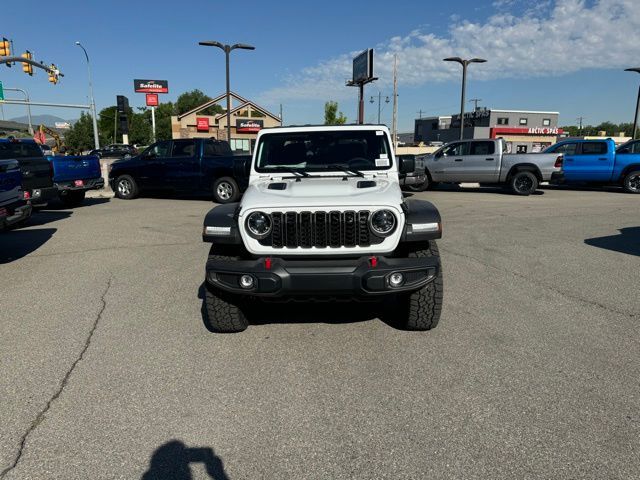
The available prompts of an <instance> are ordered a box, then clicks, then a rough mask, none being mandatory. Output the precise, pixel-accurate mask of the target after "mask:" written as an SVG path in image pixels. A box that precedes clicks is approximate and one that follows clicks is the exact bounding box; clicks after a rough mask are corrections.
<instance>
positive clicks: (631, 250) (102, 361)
mask: <svg viewBox="0 0 640 480" xmlns="http://www.w3.org/2000/svg"><path fill="white" fill-rule="evenodd" d="M418 196H419V197H420V198H428V199H430V200H431V201H433V202H434V203H435V204H436V205H437V206H438V207H439V208H440V210H441V213H442V216H443V219H444V224H445V229H444V238H443V239H442V241H440V243H439V245H440V250H441V254H442V261H443V266H444V275H445V277H444V280H445V303H444V310H443V316H442V319H441V321H440V324H439V326H438V327H437V328H436V329H435V330H433V331H431V332H420V333H411V332H404V331H399V330H396V329H395V328H393V326H391V325H388V324H387V323H384V322H383V321H381V320H379V319H377V318H376V315H375V312H368V311H363V310H362V309H360V308H359V307H358V306H350V305H327V306H322V307H320V308H319V307H318V306H316V305H309V306H305V305H303V306H301V307H298V308H296V309H293V308H289V307H287V306H273V307H270V308H267V309H265V310H264V317H263V318H262V319H260V321H259V322H258V324H256V325H252V326H251V327H249V329H248V330H247V331H246V332H244V333H241V334H235V335H217V334H214V333H211V332H209V331H208V330H207V329H206V327H205V325H204V323H203V320H202V315H201V307H202V299H201V296H202V294H201V284H202V281H203V275H204V263H205V259H206V255H207V251H208V245H206V244H204V243H202V242H201V238H200V234H201V225H202V220H203V217H204V214H205V213H206V212H207V211H208V209H209V208H211V206H212V205H211V203H210V202H207V201H203V200H176V199H152V198H143V199H138V200H134V201H129V202H127V201H121V200H117V199H107V198H104V199H102V198H94V199H89V200H88V201H87V203H86V205H85V206H83V207H80V208H77V209H75V210H61V209H55V208H54V209H48V210H44V211H42V212H40V213H39V214H37V215H36V216H34V217H33V218H32V220H31V223H30V225H29V226H28V227H26V228H24V229H20V230H15V231H11V232H8V233H4V234H0V278H1V279H2V296H1V297H0V304H1V309H0V316H1V317H2V320H1V322H0V392H1V398H2V401H1V403H0V432H2V434H1V435H0V472H2V473H0V478H3V479H4V478H6V479H27V478H47V479H49V478H60V479H87V478H92V479H102V478H104V479H113V478H123V479H132V478H144V479H146V480H149V479H160V478H179V479H182V478H215V479H257V478H267V479H276V478H277V479H289V478H291V479H300V478H317V479H329V478H363V479H369V478H388V479H401V478H407V479H409V478H464V479H471V478H478V479H487V478H492V479H498V478H504V479H514V478H594V479H595V478H599V479H602V478H607V479H618V478H619V479H629V478H640V408H639V405H640V356H639V352H640V335H639V334H640V295H639V293H638V292H639V291H640V208H639V207H640V197H638V196H633V195H628V194H623V193H619V192H614V191H595V190H594V191H590V190H588V191H579V190H557V189H546V190H544V191H543V193H542V194H540V195H534V196H531V197H515V196H511V195H505V194H502V193H499V192H498V191H495V190H479V189H462V190H459V191H436V192H426V193H421V194H418ZM189 472H190V473H191V475H192V477H190V476H189Z"/></svg>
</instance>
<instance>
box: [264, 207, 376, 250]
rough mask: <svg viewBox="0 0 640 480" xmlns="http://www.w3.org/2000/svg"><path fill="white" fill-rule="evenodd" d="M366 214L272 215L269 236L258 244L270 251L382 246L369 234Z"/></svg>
mask: <svg viewBox="0 0 640 480" xmlns="http://www.w3.org/2000/svg"><path fill="white" fill-rule="evenodd" d="M368 222H369V212H368V211H366V210H363V211H359V212H356V211H347V212H336V211H332V212H273V213H272V214H271V225H272V231H271V235H269V236H268V237H266V238H264V239H262V240H260V244H262V245H264V246H271V247H273V248H285V247H286V248H298V247H302V248H311V247H316V248H327V247H329V248H339V247H343V246H344V247H358V246H359V247H368V246H369V245H372V244H378V243H380V242H382V240H383V239H382V238H379V237H376V236H375V235H372V234H371V232H370V231H369V223H368Z"/></svg>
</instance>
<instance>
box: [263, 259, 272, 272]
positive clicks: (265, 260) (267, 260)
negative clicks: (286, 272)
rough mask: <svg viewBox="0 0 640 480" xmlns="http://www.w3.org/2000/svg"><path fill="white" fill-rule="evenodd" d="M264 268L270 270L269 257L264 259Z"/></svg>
mask: <svg viewBox="0 0 640 480" xmlns="http://www.w3.org/2000/svg"><path fill="white" fill-rule="evenodd" d="M264 268H266V269H267V270H271V257H267V258H265V259H264Z"/></svg>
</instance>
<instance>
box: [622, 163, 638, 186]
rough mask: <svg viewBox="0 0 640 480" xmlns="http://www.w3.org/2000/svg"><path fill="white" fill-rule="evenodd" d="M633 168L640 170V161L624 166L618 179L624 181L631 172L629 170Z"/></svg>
mask: <svg viewBox="0 0 640 480" xmlns="http://www.w3.org/2000/svg"><path fill="white" fill-rule="evenodd" d="M633 170H640V163H632V164H631V165H627V166H626V167H624V169H623V170H622V172H620V178H619V179H618V180H619V182H620V183H623V182H624V178H625V177H626V176H627V175H628V174H629V172H631V171H633Z"/></svg>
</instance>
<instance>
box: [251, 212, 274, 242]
mask: <svg viewBox="0 0 640 480" xmlns="http://www.w3.org/2000/svg"><path fill="white" fill-rule="evenodd" d="M247 230H249V233H250V234H251V236H252V237H254V238H264V237H266V236H267V235H269V232H271V217H269V215H267V214H266V213H263V212H253V213H252V214H251V215H249V216H248V217H247Z"/></svg>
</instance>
